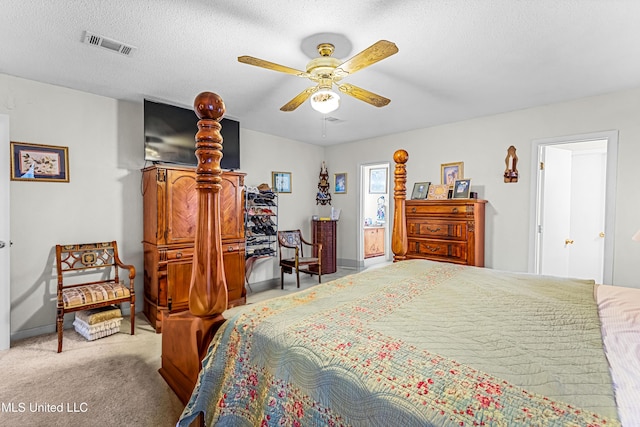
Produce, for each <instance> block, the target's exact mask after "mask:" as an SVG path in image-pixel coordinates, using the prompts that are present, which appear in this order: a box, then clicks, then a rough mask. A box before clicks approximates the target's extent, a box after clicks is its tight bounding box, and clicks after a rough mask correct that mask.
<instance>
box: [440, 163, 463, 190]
mask: <svg viewBox="0 0 640 427" xmlns="http://www.w3.org/2000/svg"><path fill="white" fill-rule="evenodd" d="M463 178H464V162H455V163H443V164H441V165H440V183H441V184H447V185H448V186H449V187H453V184H455V182H456V179H463Z"/></svg>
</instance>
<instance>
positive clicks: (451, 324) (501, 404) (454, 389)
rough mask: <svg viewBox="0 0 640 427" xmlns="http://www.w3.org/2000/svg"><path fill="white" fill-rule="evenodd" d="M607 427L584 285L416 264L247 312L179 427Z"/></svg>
mask: <svg viewBox="0 0 640 427" xmlns="http://www.w3.org/2000/svg"><path fill="white" fill-rule="evenodd" d="M200 412H203V413H204V418H205V423H206V425H208V426H209V425H216V426H234V427H235V426H260V425H262V426H303V427H304V426H367V427H368V426H390V425H395V426H458V427H460V426H513V425H527V426H575V427H577V426H594V427H595V426H619V422H618V418H617V414H616V405H615V399H614V396H613V387H612V384H611V377H610V374H609V369H608V364H607V361H606V357H605V354H604V350H603V348H602V339H601V335H600V324H599V319H598V313H597V306H596V304H595V301H594V298H593V283H592V282H587V281H578V280H569V279H557V278H549V277H540V276H530V275H526V274H516V273H508V272H499V271H495V270H490V269H481V268H475V267H466V266H459V265H455V264H447V263H437V262H431V261H423V260H411V261H403V262H400V263H395V264H392V265H390V266H387V267H384V268H378V269H374V270H371V271H365V272H362V273H358V274H354V275H351V276H347V277H345V278H342V279H338V280H335V281H332V282H329V283H326V284H322V285H318V286H314V287H313V288H310V289H308V290H306V291H302V292H298V293H295V294H292V295H289V296H285V297H281V298H276V299H272V300H268V301H265V302H264V303H260V304H253V305H248V306H246V307H245V308H244V309H243V310H242V311H240V312H239V313H238V314H237V315H235V316H234V317H232V318H231V319H229V320H228V321H227V322H226V323H225V324H224V325H223V327H222V328H221V329H220V330H219V331H218V333H217V334H216V336H215V338H214V340H213V342H212V344H211V347H210V350H209V353H208V355H207V356H206V357H205V359H204V361H203V369H202V372H201V373H200V377H199V380H198V383H197V385H196V388H195V390H194V393H193V395H192V397H191V400H190V401H189V403H188V404H187V406H186V408H185V410H184V412H183V414H182V417H181V419H180V421H179V422H178V425H180V426H188V425H189V423H190V422H191V421H193V419H194V418H195V417H196V416H197V415H198V414H199V413H200Z"/></svg>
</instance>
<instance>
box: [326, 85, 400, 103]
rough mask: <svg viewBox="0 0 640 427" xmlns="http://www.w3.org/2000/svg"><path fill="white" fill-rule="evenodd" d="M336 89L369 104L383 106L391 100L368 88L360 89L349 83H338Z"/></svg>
mask: <svg viewBox="0 0 640 427" xmlns="http://www.w3.org/2000/svg"><path fill="white" fill-rule="evenodd" d="M338 89H339V90H340V92H342V93H344V94H347V95H350V96H353V97H354V98H356V99H359V100H360V101H364V102H366V103H368V104H371V105H373V106H374V107H384V106H385V105H387V104H388V103H390V102H391V100H390V99H389V98H385V97H384V96H380V95H378V94H375V93H373V92H369V91H368V90H365V89H362V88H360V87H358V86H354V85H352V84H349V83H343V84H341V85H338Z"/></svg>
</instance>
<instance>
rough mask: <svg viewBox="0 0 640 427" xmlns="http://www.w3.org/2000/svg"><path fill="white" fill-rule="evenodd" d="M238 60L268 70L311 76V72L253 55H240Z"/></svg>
mask: <svg viewBox="0 0 640 427" xmlns="http://www.w3.org/2000/svg"><path fill="white" fill-rule="evenodd" d="M238 62H242V63H243V64H249V65H255V66H256V67H262V68H266V69H268V70H273V71H279V72H281V73H287V74H293V75H294V76H298V77H309V73H307V72H306V71H301V70H296V69H295V68H291V67H286V66H284V65H280V64H276V63H274V62H269V61H265V60H264V59H258V58H254V57H253V56H246V55H245V56H239V57H238Z"/></svg>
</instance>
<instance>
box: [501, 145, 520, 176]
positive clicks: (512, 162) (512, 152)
mask: <svg viewBox="0 0 640 427" xmlns="http://www.w3.org/2000/svg"><path fill="white" fill-rule="evenodd" d="M504 163H505V165H506V169H505V170H504V182H518V155H517V154H516V147H514V146H513V145H512V146H510V147H509V148H508V149H507V157H505V159H504Z"/></svg>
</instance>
